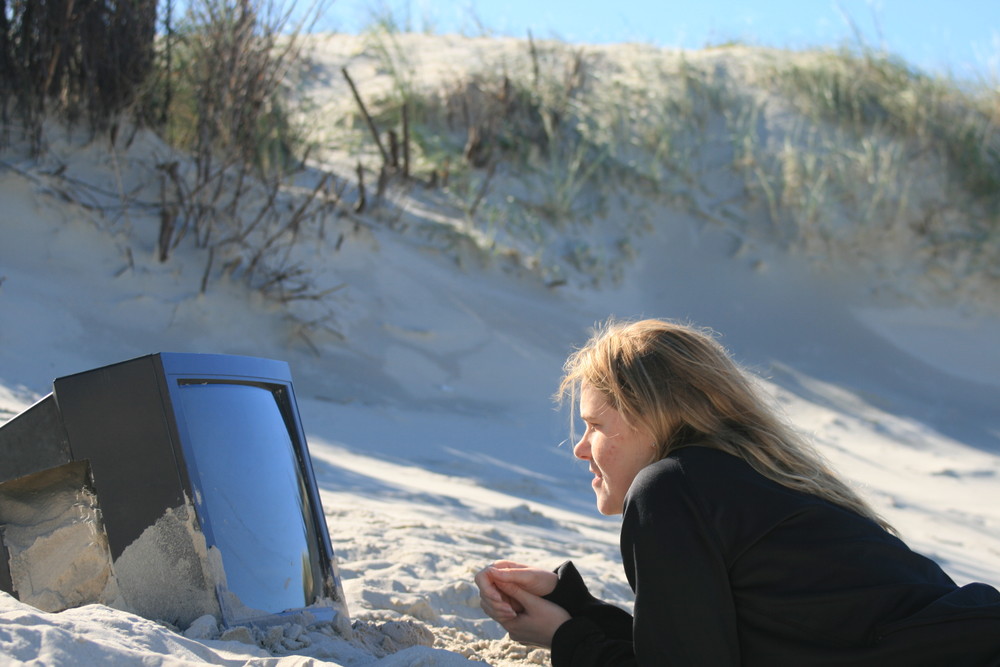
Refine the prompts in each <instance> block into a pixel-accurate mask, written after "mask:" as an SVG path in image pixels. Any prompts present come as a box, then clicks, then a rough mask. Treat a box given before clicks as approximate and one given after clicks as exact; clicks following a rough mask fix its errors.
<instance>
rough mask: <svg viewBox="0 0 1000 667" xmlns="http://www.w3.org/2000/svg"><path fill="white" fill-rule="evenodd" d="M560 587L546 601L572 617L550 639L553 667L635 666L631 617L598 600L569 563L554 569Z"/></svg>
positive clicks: (617, 608) (623, 611) (546, 597)
mask: <svg viewBox="0 0 1000 667" xmlns="http://www.w3.org/2000/svg"><path fill="white" fill-rule="evenodd" d="M556 574H558V575H559V583H558V584H557V585H556V589H555V590H554V591H552V593H550V594H549V595H547V596H545V599H547V600H549V601H551V602H555V603H556V604H558V605H559V606H560V607H562V608H563V609H565V610H566V611H568V612H569V614H570V615H571V616H572V617H573V618H571V619H570V620H568V621H566V622H565V623H563V624H562V625H561V626H559V629H558V630H556V634H555V636H554V637H553V638H552V665H553V667H598V666H605V665H623V666H624V665H635V664H636V663H635V654H634V652H633V651H632V615H631V614H629V613H628V612H627V611H625V610H624V609H620V608H619V607H615V606H614V605H611V604H608V603H607V602H603V601H601V600H598V599H597V598H595V597H594V596H593V595H591V594H590V591H589V590H587V586H586V584H584V582H583V578H582V577H581V576H580V573H579V572H578V571H577V569H576V567H575V566H574V565H573V563H571V562H570V561H566V562H565V563H563V564H562V565H560V566H559V568H558V569H556Z"/></svg>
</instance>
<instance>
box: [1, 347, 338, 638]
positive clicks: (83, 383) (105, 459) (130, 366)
mask: <svg viewBox="0 0 1000 667" xmlns="http://www.w3.org/2000/svg"><path fill="white" fill-rule="evenodd" d="M201 383H204V384H234V385H249V386H254V387H260V388H263V389H266V390H268V391H270V392H272V394H273V396H274V398H275V401H276V402H277V405H278V406H279V408H280V413H281V416H282V419H283V421H284V424H285V427H286V428H287V430H288V435H289V438H290V440H291V442H292V445H293V448H294V453H295V458H296V463H297V465H298V467H299V473H300V475H301V481H302V482H303V485H304V492H305V496H306V499H307V505H308V508H307V515H308V518H307V519H306V520H307V521H310V522H311V525H310V526H309V529H310V530H311V534H312V535H314V536H315V540H314V541H315V544H314V545H312V546H313V547H315V548H314V549H312V550H311V554H312V555H311V560H312V561H314V562H312V563H311V567H312V568H313V570H314V571H316V572H317V573H318V574H319V576H318V577H316V581H315V585H314V595H313V596H312V597H313V599H312V600H311V601H309V604H307V605H305V606H303V607H302V608H295V609H271V610H263V611H266V612H267V613H264V614H261V613H257V612H259V611H261V610H256V612H255V613H252V614H250V615H247V613H246V612H245V610H238V609H237V608H234V607H233V606H232V605H231V604H228V603H227V597H228V598H231V596H227V593H229V591H227V590H225V584H224V583H220V582H218V581H216V582H214V588H215V590H214V591H210V592H209V593H210V594H211V595H214V596H215V598H216V599H217V600H218V601H219V606H218V608H217V609H218V615H219V616H220V620H221V621H222V623H223V624H224V625H227V626H231V625H238V624H245V623H250V624H271V623H274V622H280V621H283V620H286V619H289V618H292V617H296V618H299V619H300V620H301V618H300V617H301V616H302V615H303V614H304V613H306V612H307V613H308V614H310V615H311V617H306V618H312V619H315V620H319V621H331V622H337V623H338V624H343V623H347V624H349V615H348V610H347V605H346V601H345V598H344V593H343V588H342V584H341V580H340V576H339V574H338V571H337V565H336V558H335V554H334V551H333V547H332V545H331V542H330V536H329V533H328V530H327V525H326V520H325V516H324V513H323V509H322V504H321V501H320V497H319V492H318V489H317V486H316V480H315V475H314V472H313V467H312V462H311V459H310V456H309V451H308V445H307V443H306V438H305V434H304V432H303V428H302V422H301V418H300V416H299V411H298V406H297V404H296V401H295V394H294V391H293V387H292V377H291V372H290V369H289V367H288V364H287V363H285V362H283V361H276V360H272V359H263V358H256V357H244V356H235V355H221V354H190V353H167V352H162V353H158V354H151V355H147V356H143V357H139V358H135V359H130V360H127V361H123V362H120V363H116V364H112V365H109V366H104V367H101V368H97V369H93V370H89V371H85V372H82V373H77V374H74V375H68V376H65V377H60V378H57V379H56V380H55V381H54V382H53V390H52V393H51V394H49V395H48V396H46V397H45V398H43V399H42V400H40V401H39V402H38V403H36V404H35V405H33V406H31V407H30V408H28V409H27V410H25V411H24V412H22V413H21V414H19V415H17V416H16V417H14V418H13V419H11V420H10V421H9V422H7V423H6V424H4V425H3V426H2V427H0V492H2V491H3V490H4V488H5V487H8V486H10V487H11V488H14V487H15V486H16V487H17V488H19V489H20V488H22V487H24V486H25V485H26V484H27V485H28V486H29V487H30V485H31V483H32V482H31V480H35V479H39V480H44V479H46V478H51V477H52V473H53V472H54V471H58V470H70V469H72V468H74V467H76V468H79V467H80V466H81V464H83V465H85V466H86V467H85V471H86V478H85V480H84V483H85V485H86V486H87V488H88V489H90V490H91V491H92V492H93V494H94V495H96V498H97V504H98V508H99V518H100V523H101V524H102V526H101V527H102V530H103V532H104V535H105V536H106V541H107V551H108V553H109V558H110V562H111V570H112V572H114V571H115V566H116V565H117V564H118V563H119V561H120V559H121V558H122V556H123V554H125V552H126V550H127V549H128V548H129V547H130V545H133V544H135V543H136V542H137V541H139V540H140V538H141V537H143V536H144V534H147V531H148V529H150V527H152V526H154V525H155V524H157V522H158V521H161V520H162V519H163V518H164V517H165V516H167V515H171V513H177V512H181V515H182V516H183V512H184V510H185V509H186V508H193V511H194V524H195V525H194V529H195V531H200V533H201V535H203V538H204V541H205V546H206V547H207V548H211V547H213V546H215V545H216V540H215V536H214V534H213V524H212V522H213V517H212V516H211V515H210V514H209V513H208V512H206V509H205V507H204V504H203V501H204V494H203V493H202V489H200V488H199V484H200V481H199V480H200V477H199V471H198V469H197V465H196V463H195V460H194V459H195V457H194V456H193V450H192V448H193V447H196V446H198V443H195V442H192V441H191V438H190V437H189V434H188V425H187V423H186V420H185V414H184V409H183V404H182V401H181V399H180V398H179V394H178V392H179V391H181V390H182V387H183V386H184V385H190V384H201ZM233 454H234V455H235V454H237V452H233ZM41 488H44V486H43V487H41ZM2 502H3V495H2V493H0V503H2ZM0 516H2V512H0ZM247 523H248V524H250V525H252V517H247ZM3 535H4V530H3V525H2V523H0V589H2V590H4V591H6V592H8V593H10V594H12V595H14V596H15V597H18V592H17V590H16V589H15V586H14V582H13V580H12V574H11V569H10V567H9V563H8V560H9V553H8V549H7V546H6V545H5V544H4V540H3ZM195 539H196V541H197V536H195ZM187 565H189V564H187V563H186V564H185V567H186V566H187ZM149 566H150V567H151V568H156V567H167V568H169V567H170V566H171V564H170V563H149ZM133 569H134V568H133ZM116 576H117V575H116ZM142 580H143V577H141V576H138V577H136V576H133V577H132V581H130V582H129V588H131V589H132V591H133V592H132V595H131V597H132V598H134V599H135V600H136V601H137V602H136V604H135V605H133V604H131V603H130V601H129V599H128V597H129V596H127V595H126V596H125V599H124V600H123V599H122V597H121V596H119V598H118V599H117V604H115V603H113V602H112V604H113V605H114V606H122V607H124V608H126V609H129V610H131V611H135V612H136V613H139V614H140V615H144V616H157V615H159V612H158V610H157V609H156V608H155V606H156V605H155V603H154V604H152V608H143V606H144V605H145V606H146V607H149V606H150V604H149V603H148V602H146V603H144V602H141V601H142V600H149V599H152V598H154V597H155V596H156V594H158V593H159V591H142V590H138V592H135V589H136V587H138V588H139V589H141V588H142V587H143V585H144V584H143V581H142ZM84 602H85V603H86V602H105V603H107V602H109V601H108V600H85V601H84ZM135 607H139V608H138V609H137V608H135ZM175 607H176V604H175ZM237 607H238V605H237ZM50 611H51V610H50ZM203 611H205V605H204V604H201V606H200V607H197V608H193V609H191V610H190V612H188V613H185V612H187V610H184V609H181V610H179V611H178V609H176V608H172V609H170V610H169V612H168V614H169V615H172V616H174V618H171V619H163V620H171V621H172V622H175V623H179V624H180V625H186V624H187V623H190V621H192V620H194V617H196V616H197V615H201V612H203ZM212 611H215V609H212ZM185 617H186V618H185Z"/></svg>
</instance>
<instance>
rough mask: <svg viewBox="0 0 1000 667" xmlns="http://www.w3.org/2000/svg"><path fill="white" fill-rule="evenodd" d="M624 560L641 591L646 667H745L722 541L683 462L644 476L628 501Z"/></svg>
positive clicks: (641, 647) (638, 640)
mask: <svg viewBox="0 0 1000 667" xmlns="http://www.w3.org/2000/svg"><path fill="white" fill-rule="evenodd" d="M621 537H622V540H621V543H622V558H623V561H624V565H625V572H626V575H627V576H628V578H629V583H630V584H631V585H632V588H633V590H634V591H635V622H634V629H633V639H634V642H635V655H636V659H637V661H638V663H639V664H642V665H671V666H684V665H714V666H720V667H722V666H726V665H739V664H740V646H739V638H738V634H737V624H736V611H735V605H734V602H733V594H732V591H731V589H730V584H729V574H728V568H727V564H726V562H725V559H724V557H723V546H722V543H721V537H720V536H719V535H717V534H716V532H715V530H714V529H713V527H712V525H711V522H710V521H708V520H707V519H706V517H705V513H704V511H703V508H702V506H701V503H700V499H699V496H698V494H697V493H696V491H695V489H694V488H692V485H691V481H690V480H689V479H688V478H687V477H686V475H685V474H684V470H683V467H682V465H681V463H680V462H679V461H675V460H671V459H665V460H663V461H660V462H658V463H656V464H653V465H651V466H648V467H646V468H645V469H643V470H642V471H641V472H640V473H639V475H638V476H637V477H636V479H635V481H634V482H633V483H632V486H631V488H630V489H629V492H628V496H627V497H626V501H625V511H624V516H623V519H622V536H621Z"/></svg>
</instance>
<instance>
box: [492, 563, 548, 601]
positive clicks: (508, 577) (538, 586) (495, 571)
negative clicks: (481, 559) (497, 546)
mask: <svg viewBox="0 0 1000 667" xmlns="http://www.w3.org/2000/svg"><path fill="white" fill-rule="evenodd" d="M490 578H491V579H492V581H493V582H494V583H497V582H505V583H508V584H514V585H517V586H520V587H521V588H523V589H524V590H526V591H528V592H530V593H534V594H535V595H538V596H544V595H548V594H549V593H551V592H552V591H554V590H555V588H556V584H557V583H558V582H559V577H558V575H556V573H555V572H550V571H549V570H540V569H538V568H536V567H525V566H519V567H500V566H499V564H496V565H495V566H494V567H493V568H491V571H490Z"/></svg>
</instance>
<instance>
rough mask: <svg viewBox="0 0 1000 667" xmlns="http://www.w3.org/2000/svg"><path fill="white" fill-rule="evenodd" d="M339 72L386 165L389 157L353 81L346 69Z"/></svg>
mask: <svg viewBox="0 0 1000 667" xmlns="http://www.w3.org/2000/svg"><path fill="white" fill-rule="evenodd" d="M340 71H341V72H342V73H343V75H344V78H345V79H347V85H349V86H350V87H351V92H352V93H354V101H355V102H357V103H358V108H360V109H361V114H362V115H363V116H364V117H365V122H366V123H368V129H369V131H371V133H372V138H373V139H375V145H376V146H378V152H379V153H380V154H381V155H382V164H387V163H388V162H389V155H388V154H387V153H386V152H385V147H383V146H382V140H381V139H379V136H378V129H376V127H375V121H373V120H372V117H371V114H369V113H368V109H366V108H365V103H364V102H363V101H362V99H361V95H360V94H359V93H358V89H357V88H356V87H355V85H354V81H352V80H351V75H350V74H348V73H347V68H346V67H341V68H340Z"/></svg>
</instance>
